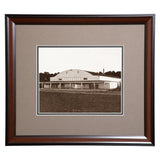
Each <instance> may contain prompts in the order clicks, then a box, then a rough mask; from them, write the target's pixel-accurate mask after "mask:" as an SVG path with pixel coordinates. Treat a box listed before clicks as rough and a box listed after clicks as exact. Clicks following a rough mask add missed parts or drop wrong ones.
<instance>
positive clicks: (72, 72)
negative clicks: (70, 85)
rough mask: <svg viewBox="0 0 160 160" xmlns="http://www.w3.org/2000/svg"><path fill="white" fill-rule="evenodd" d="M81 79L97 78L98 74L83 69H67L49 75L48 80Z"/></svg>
mask: <svg viewBox="0 0 160 160" xmlns="http://www.w3.org/2000/svg"><path fill="white" fill-rule="evenodd" d="M59 80H62V81H82V80H99V76H94V75H92V74H91V73H88V72H87V71H84V70H79V69H69V70H66V71H63V72H61V73H59V74H57V75H56V76H55V77H51V78H50V81H59Z"/></svg>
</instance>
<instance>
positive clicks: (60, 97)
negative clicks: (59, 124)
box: [40, 89, 121, 112]
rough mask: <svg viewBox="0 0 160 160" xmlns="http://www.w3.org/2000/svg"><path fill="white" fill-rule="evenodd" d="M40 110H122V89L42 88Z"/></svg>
mask: <svg viewBox="0 0 160 160" xmlns="http://www.w3.org/2000/svg"><path fill="white" fill-rule="evenodd" d="M40 112H121V94H120V91H107V92H106V91H89V90H88V91H87V90H86V91H79V90H77V91H76V90H49V89H46V90H41V91H40Z"/></svg>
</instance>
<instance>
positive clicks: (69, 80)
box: [40, 69, 121, 89]
mask: <svg viewBox="0 0 160 160" xmlns="http://www.w3.org/2000/svg"><path fill="white" fill-rule="evenodd" d="M119 86H121V78H112V77H107V76H99V75H93V74H91V73H89V72H87V71H84V70H79V69H70V70H66V71H63V72H61V73H59V74H58V75H56V76H54V77H50V82H40V88H51V89H115V88H118V87H119Z"/></svg>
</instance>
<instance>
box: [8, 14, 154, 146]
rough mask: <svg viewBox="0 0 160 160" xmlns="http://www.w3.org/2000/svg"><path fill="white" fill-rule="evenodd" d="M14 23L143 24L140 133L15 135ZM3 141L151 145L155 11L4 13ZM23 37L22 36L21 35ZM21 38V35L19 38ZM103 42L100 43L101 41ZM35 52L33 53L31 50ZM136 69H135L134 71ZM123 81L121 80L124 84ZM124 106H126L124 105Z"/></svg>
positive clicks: (11, 143) (15, 142)
mask: <svg viewBox="0 0 160 160" xmlns="http://www.w3.org/2000/svg"><path fill="white" fill-rule="evenodd" d="M17 25H20V26H23V25H26V26H29V25H34V26H35V27H36V26H39V25H49V26H52V25H57V26H59V25H60V26H63V25H67V26H75V25H89V26H92V25H100V26H102V25H114V26H118V25H128V27H129V25H144V135H140V136H139V135H133V136H132V135H112V134H109V135H96V134H93V135H89V134H87V135H85V134H79V135H78V134H76V135H73V134H72V135H70V134H67V135H65V134H63V133H62V134H60V135H50V134H49V135H46V134H44V135H43V134H39V135H36V134H33V135H25V134H24V135H17V133H16V125H17V118H16V110H17V106H16V102H17V98H18V97H17V94H16V92H17V91H16V80H17V78H16V73H17V67H18V66H17V65H16V56H17V55H16V52H17V50H16V47H17V45H18V44H17V43H16V36H17V35H16V27H17ZM5 29H6V30H5V31H6V32H5V38H6V39H5V42H6V145H9V146H10V145H148V146H154V145H155V140H154V39H155V15H147V14H146V15H12V14H11V15H5ZM22 38H23V37H22ZM22 40H23V39H22ZM102 45H103V44H102ZM35 54H36V53H35ZM135 72H136V71H135ZM123 74H125V73H123ZM124 85H125V84H124ZM23 89H25V88H23ZM126 107H127V106H126Z"/></svg>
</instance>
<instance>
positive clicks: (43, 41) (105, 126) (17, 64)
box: [5, 15, 155, 146]
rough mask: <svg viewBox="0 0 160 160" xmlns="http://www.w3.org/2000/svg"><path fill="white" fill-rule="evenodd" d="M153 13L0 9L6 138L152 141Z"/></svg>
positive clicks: (17, 141) (19, 141)
mask: <svg viewBox="0 0 160 160" xmlns="http://www.w3.org/2000/svg"><path fill="white" fill-rule="evenodd" d="M154 21H155V16H154V15H5V24H6V26H5V27H6V145H64V144H65V145H104V144H105V145H148V146H154V144H155V142H154V34H155V26H154Z"/></svg>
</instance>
